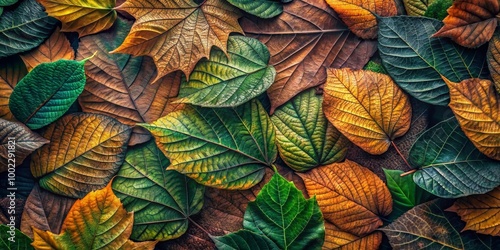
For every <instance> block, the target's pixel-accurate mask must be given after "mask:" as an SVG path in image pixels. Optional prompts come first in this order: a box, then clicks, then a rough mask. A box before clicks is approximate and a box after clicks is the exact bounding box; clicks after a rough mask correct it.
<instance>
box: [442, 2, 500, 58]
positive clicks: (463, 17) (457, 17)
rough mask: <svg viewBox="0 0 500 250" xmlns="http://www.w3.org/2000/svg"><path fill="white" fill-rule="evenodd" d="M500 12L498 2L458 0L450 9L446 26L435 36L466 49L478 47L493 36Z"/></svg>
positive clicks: (445, 20)
mask: <svg viewBox="0 0 500 250" xmlns="http://www.w3.org/2000/svg"><path fill="white" fill-rule="evenodd" d="M499 12H500V5H499V3H498V0H456V1H455V2H453V5H452V6H451V7H450V8H449V9H448V16H447V17H446V18H445V19H444V20H443V22H444V26H443V27H442V28H441V29H440V30H439V31H438V32H436V34H434V36H435V37H450V38H451V39H452V40H453V41H455V42H456V43H458V44H460V45H462V46H465V47H469V48H475V47H478V46H480V45H483V44H485V43H487V42H488V41H489V40H490V39H491V37H492V36H493V33H494V32H495V28H496V27H497V23H498V21H497V18H496V15H497V14H498V13H499Z"/></svg>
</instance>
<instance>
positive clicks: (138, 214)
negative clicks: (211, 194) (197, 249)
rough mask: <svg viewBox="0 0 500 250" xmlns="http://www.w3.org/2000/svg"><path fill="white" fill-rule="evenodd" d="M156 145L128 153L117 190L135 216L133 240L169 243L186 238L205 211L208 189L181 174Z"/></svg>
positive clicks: (141, 147)
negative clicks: (190, 225)
mask: <svg viewBox="0 0 500 250" xmlns="http://www.w3.org/2000/svg"><path fill="white" fill-rule="evenodd" d="M169 164H170V162H169V161H168V159H167V158H166V157H165V156H164V155H163V154H162V153H161V151H160V150H159V149H158V148H157V147H156V145H155V143H154V142H153V141H150V142H149V143H147V144H142V145H140V146H138V147H136V148H134V149H131V150H129V151H128V152H127V156H126V158H125V162H124V164H123V165H122V167H121V169H120V172H118V174H117V176H116V177H115V178H114V180H113V186H112V187H113V190H114V192H115V193H116V196H118V198H120V200H121V202H122V203H123V206H124V207H125V209H127V211H129V212H132V211H133V212H134V228H133V231H132V235H131V236H130V238H131V239H133V240H137V241H146V240H169V239H174V238H177V237H179V236H181V235H183V234H184V233H185V232H186V230H187V228H188V217H189V216H191V215H193V214H196V213H198V212H199V211H200V210H201V208H202V207H203V194H204V190H205V188H204V187H203V186H201V185H199V184H198V183H196V182H195V181H193V180H191V179H189V178H188V177H186V176H184V175H182V174H180V173H178V172H177V171H173V170H167V166H168V165H169Z"/></svg>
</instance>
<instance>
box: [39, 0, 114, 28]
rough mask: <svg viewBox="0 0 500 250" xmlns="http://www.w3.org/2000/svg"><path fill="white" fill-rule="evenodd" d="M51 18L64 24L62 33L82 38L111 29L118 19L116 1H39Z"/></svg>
mask: <svg viewBox="0 0 500 250" xmlns="http://www.w3.org/2000/svg"><path fill="white" fill-rule="evenodd" d="M38 1H39V2H40V3H41V4H42V5H43V7H45V11H46V12H47V13H48V14H49V16H51V17H55V18H57V19H58V20H59V21H61V22H62V30H61V31H74V32H78V34H79V35H80V37H82V36H86V35H90V34H94V33H98V32H100V31H103V30H106V29H109V28H110V27H111V26H112V25H113V22H114V21H115V19H116V11H115V10H114V9H113V8H114V7H115V4H116V3H115V0H38Z"/></svg>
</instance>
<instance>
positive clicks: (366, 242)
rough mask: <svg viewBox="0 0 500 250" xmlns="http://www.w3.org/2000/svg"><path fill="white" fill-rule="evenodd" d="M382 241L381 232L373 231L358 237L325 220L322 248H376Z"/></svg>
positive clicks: (371, 249) (344, 249)
mask: <svg viewBox="0 0 500 250" xmlns="http://www.w3.org/2000/svg"><path fill="white" fill-rule="evenodd" d="M381 242H382V233H381V232H373V233H371V234H369V235H367V236H364V237H359V236H357V235H354V234H350V233H347V232H345V231H342V230H340V229H339V228H338V227H336V226H335V225H334V224H332V223H328V222H325V244H323V249H324V250H327V249H337V250H356V249H363V250H377V249H379V246H380V243H381Z"/></svg>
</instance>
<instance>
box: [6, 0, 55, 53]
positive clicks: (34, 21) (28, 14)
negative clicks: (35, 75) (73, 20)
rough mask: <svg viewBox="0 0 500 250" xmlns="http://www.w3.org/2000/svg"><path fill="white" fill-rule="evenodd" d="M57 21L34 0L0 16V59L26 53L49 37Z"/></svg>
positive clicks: (25, 2) (29, 0) (24, 1)
mask: <svg viewBox="0 0 500 250" xmlns="http://www.w3.org/2000/svg"><path fill="white" fill-rule="evenodd" d="M56 23H57V20H56V19H54V18H52V17H49V16H47V13H45V11H44V10H43V8H42V6H41V5H40V4H38V3H37V2H36V0H23V1H21V3H20V4H19V5H18V6H17V7H16V8H15V9H11V10H9V11H4V13H3V14H2V15H0V57H6V56H10V55H14V54H17V53H21V52H24V51H28V50H30V49H33V48H35V47H37V46H38V45H40V44H41V43H42V42H43V41H45V39H46V38H47V37H49V36H50V34H51V33H52V30H53V28H54V26H55V25H56Z"/></svg>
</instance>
